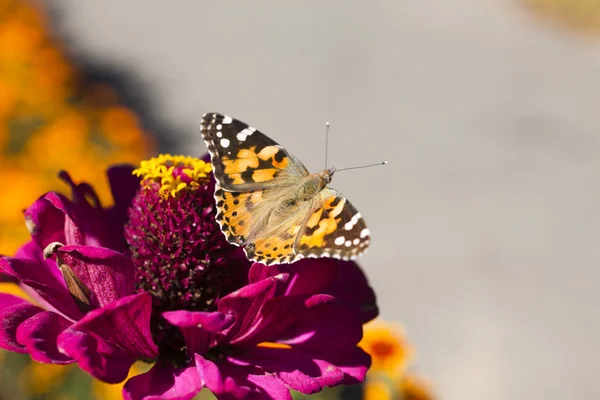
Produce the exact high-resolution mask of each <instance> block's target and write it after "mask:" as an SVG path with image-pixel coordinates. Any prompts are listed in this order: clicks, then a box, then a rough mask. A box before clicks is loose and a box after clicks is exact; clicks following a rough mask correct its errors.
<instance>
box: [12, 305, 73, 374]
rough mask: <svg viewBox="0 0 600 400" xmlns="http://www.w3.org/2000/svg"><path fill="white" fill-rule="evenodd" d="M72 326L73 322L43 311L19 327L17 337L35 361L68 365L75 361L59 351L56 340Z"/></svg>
mask: <svg viewBox="0 0 600 400" xmlns="http://www.w3.org/2000/svg"><path fill="white" fill-rule="evenodd" d="M70 325H71V322H70V321H67V320H66V319H64V318H63V317H61V316H60V315H58V314H55V313H53V312H50V311H42V312H40V313H37V314H35V315H34V316H32V317H31V318H29V319H27V320H26V321H24V322H23V323H22V324H21V325H19V327H18V329H17V335H16V337H17V340H18V341H19V343H21V344H22V345H24V346H25V348H26V349H27V351H28V353H29V354H31V358H32V359H33V360H35V361H39V362H44V363H49V364H68V363H72V362H73V361H74V360H73V359H72V358H71V357H68V356H65V355H64V354H62V353H61V352H60V351H59V350H58V347H57V344H56V340H57V337H58V335H59V334H60V333H61V332H62V331H64V330H65V329H67V328H68V327H69V326H70Z"/></svg>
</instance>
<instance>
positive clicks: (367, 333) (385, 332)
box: [359, 319, 434, 400]
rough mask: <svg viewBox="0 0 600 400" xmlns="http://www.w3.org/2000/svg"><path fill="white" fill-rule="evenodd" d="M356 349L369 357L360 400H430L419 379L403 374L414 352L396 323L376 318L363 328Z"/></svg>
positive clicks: (430, 393)
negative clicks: (370, 360) (369, 365)
mask: <svg viewBox="0 0 600 400" xmlns="http://www.w3.org/2000/svg"><path fill="white" fill-rule="evenodd" d="M359 346H360V347H361V348H362V349H363V350H364V351H366V352H367V353H369V354H370V355H371V358H372V364H371V369H369V372H368V373H367V379H366V381H365V384H364V395H363V398H364V399H366V400H376V399H377V400H379V399H381V400H386V399H389V400H433V399H434V396H433V394H432V392H431V389H430V388H429V385H427V384H426V383H425V382H424V381H423V380H422V379H420V378H417V377H416V376H414V375H412V374H410V373H409V372H407V369H408V366H409V365H410V363H411V362H412V361H413V360H414V358H415V351H414V349H413V348H412V346H411V345H410V344H409V343H408V342H407V340H406V336H405V334H404V330H403V329H402V327H401V326H400V325H399V324H396V323H391V322H386V321H383V320H381V319H376V320H374V321H371V322H369V323H368V324H366V325H365V326H364V335H363V339H362V341H361V342H360V343H359Z"/></svg>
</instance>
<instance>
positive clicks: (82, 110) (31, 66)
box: [0, 0, 154, 254]
mask: <svg viewBox="0 0 600 400" xmlns="http://www.w3.org/2000/svg"><path fill="white" fill-rule="evenodd" d="M36 5H37V3H34V2H28V1H23V0H0V169H1V170H2V174H3V179H2V189H3V190H2V192H3V193H11V194H13V195H11V196H2V198H0V254H10V253H13V252H14V251H15V250H16V248H17V247H18V246H19V245H20V244H21V243H23V242H24V241H25V240H26V239H27V234H28V233H27V231H26V229H25V225H24V223H23V218H22V211H23V209H24V208H26V207H27V206H28V205H30V204H31V203H32V202H33V201H34V200H35V199H36V198H37V196H39V195H40V194H42V193H44V192H47V191H50V190H56V189H62V188H61V186H60V185H61V183H60V181H59V180H58V179H56V174H57V173H58V171H59V170H61V169H68V170H70V171H74V173H73V178H74V179H75V180H77V181H94V182H105V178H104V171H105V168H106V167H107V166H108V165H109V164H111V163H114V162H116V161H118V162H131V163H138V162H139V161H141V160H142V159H144V158H146V157H147V156H148V155H149V154H150V153H152V152H153V148H154V142H153V140H152V138H151V136H150V135H149V134H148V133H147V132H145V131H144V130H143V128H142V127H141V125H140V122H139V120H138V117H137V115H136V114H135V112H133V111H132V110H130V109H128V108H127V107H125V106H123V105H122V104H120V101H119V96H118V94H117V92H116V91H115V90H114V89H112V88H110V87H109V86H107V85H105V84H103V83H95V82H91V83H90V82H85V81H84V80H82V79H80V77H81V72H79V71H77V69H76V68H75V67H74V66H73V64H72V63H71V62H70V61H69V60H68V59H67V58H66V57H65V55H64V53H63V52H62V50H61V47H60V45H59V44H58V43H57V41H56V40H55V38H53V37H52V36H51V35H50V34H49V31H48V28H47V22H46V18H45V17H44V13H43V12H42V10H40V9H39V8H38V7H37V6H36ZM98 191H99V193H98V195H99V197H100V199H101V200H103V201H104V202H105V203H107V202H109V201H110V200H109V199H110V195H109V192H108V185H107V184H105V185H104V186H102V187H99V188H98ZM17 193H18V196H17V195H14V194H17ZM107 205H108V204H107Z"/></svg>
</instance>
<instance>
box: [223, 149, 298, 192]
mask: <svg viewBox="0 0 600 400" xmlns="http://www.w3.org/2000/svg"><path fill="white" fill-rule="evenodd" d="M222 162H223V173H224V174H225V175H226V176H227V178H228V181H229V183H231V184H233V185H243V184H244V183H250V182H268V181H272V180H273V179H275V178H276V176H277V173H278V172H279V170H282V169H285V168H287V166H288V165H289V159H288V157H287V156H286V155H285V152H284V151H283V150H282V149H281V148H279V147H277V146H266V147H263V148H262V149H261V150H260V151H259V152H256V146H252V147H250V148H248V149H240V150H238V152H237V153H236V154H235V156H233V157H230V156H225V155H224V156H223V157H222Z"/></svg>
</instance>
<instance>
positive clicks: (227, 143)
mask: <svg viewBox="0 0 600 400" xmlns="http://www.w3.org/2000/svg"><path fill="white" fill-rule="evenodd" d="M221 146H223V147H225V148H227V147H229V139H225V138H223V139H221ZM361 235H362V233H361Z"/></svg>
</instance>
